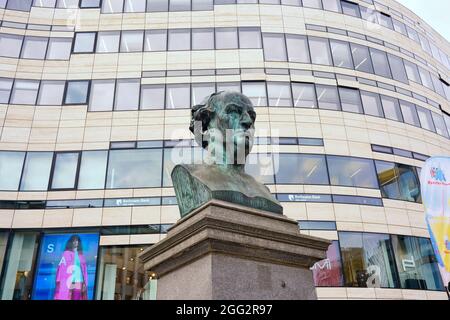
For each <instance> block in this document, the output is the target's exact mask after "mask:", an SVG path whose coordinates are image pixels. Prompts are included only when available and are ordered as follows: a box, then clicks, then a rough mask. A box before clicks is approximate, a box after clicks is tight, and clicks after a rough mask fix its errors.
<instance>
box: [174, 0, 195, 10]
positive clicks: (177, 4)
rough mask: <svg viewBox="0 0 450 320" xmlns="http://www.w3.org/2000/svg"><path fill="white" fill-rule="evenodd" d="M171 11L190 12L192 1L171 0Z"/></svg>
mask: <svg viewBox="0 0 450 320" xmlns="http://www.w3.org/2000/svg"><path fill="white" fill-rule="evenodd" d="M169 4H170V5H169V11H190V10H191V0H170V2H169Z"/></svg>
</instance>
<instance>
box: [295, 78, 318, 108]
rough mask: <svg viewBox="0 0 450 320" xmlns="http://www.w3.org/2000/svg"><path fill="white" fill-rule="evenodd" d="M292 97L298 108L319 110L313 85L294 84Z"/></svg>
mask: <svg viewBox="0 0 450 320" xmlns="http://www.w3.org/2000/svg"><path fill="white" fill-rule="evenodd" d="M292 96H293V98H294V107H296V108H317V100H316V89H315V87H314V84H312V83H295V82H293V83H292Z"/></svg>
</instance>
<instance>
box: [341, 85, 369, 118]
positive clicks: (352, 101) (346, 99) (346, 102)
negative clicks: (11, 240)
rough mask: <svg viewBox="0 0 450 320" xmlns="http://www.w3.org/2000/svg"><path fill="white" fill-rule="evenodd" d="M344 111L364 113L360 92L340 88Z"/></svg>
mask: <svg viewBox="0 0 450 320" xmlns="http://www.w3.org/2000/svg"><path fill="white" fill-rule="evenodd" d="M339 96H340V98H341V106H342V111H347V112H353V113H363V108H362V104H361V96H360V95H359V90H357V89H352V88H343V87H339Z"/></svg>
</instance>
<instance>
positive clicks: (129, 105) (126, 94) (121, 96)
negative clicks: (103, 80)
mask: <svg viewBox="0 0 450 320" xmlns="http://www.w3.org/2000/svg"><path fill="white" fill-rule="evenodd" d="M140 89H141V80H140V79H122V80H117V86H116V98H115V100H114V110H137V109H138V108H139V96H140Z"/></svg>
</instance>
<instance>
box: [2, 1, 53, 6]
mask: <svg viewBox="0 0 450 320" xmlns="http://www.w3.org/2000/svg"><path fill="white" fill-rule="evenodd" d="M55 5H56V0H34V1H33V7H45V8H54V7H55ZM0 7H1V6H0Z"/></svg>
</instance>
